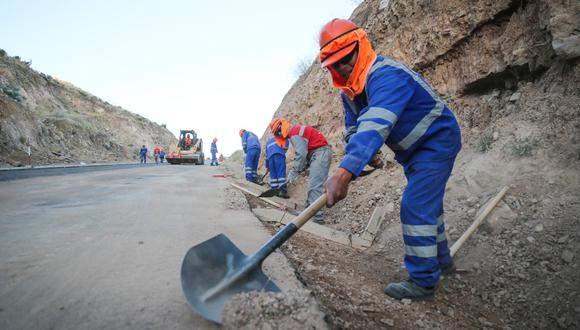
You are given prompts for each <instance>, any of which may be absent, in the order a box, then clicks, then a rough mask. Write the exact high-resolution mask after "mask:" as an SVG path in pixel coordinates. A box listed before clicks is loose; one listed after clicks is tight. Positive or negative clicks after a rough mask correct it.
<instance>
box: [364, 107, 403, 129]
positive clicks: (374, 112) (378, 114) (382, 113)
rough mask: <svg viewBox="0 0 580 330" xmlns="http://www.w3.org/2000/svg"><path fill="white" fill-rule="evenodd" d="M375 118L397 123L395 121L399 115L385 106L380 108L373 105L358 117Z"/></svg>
mask: <svg viewBox="0 0 580 330" xmlns="http://www.w3.org/2000/svg"><path fill="white" fill-rule="evenodd" d="M375 118H378V119H383V120H387V121H389V122H390V123H391V124H393V125H395V123H396V122H397V119H398V117H397V115H396V114H395V113H394V112H392V111H390V110H387V109H385V108H380V107H371V108H370V109H368V110H367V111H366V112H365V113H363V114H362V115H361V116H360V117H359V118H358V120H360V121H362V120H367V119H375Z"/></svg>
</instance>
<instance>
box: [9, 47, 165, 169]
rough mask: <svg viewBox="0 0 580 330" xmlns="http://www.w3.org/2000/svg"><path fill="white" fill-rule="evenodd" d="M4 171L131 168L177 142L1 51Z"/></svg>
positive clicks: (156, 127)
mask: <svg viewBox="0 0 580 330" xmlns="http://www.w3.org/2000/svg"><path fill="white" fill-rule="evenodd" d="M0 119H1V121H0V166H22V165H24V164H27V161H28V154H27V145H30V149H31V153H32V159H33V162H34V164H35V165H39V164H58V163H78V162H84V163H105V162H126V161H134V160H137V159H138V151H139V149H140V147H141V145H143V144H145V145H147V146H148V147H149V149H152V147H153V145H155V144H159V145H162V146H168V145H174V144H175V143H176V138H175V137H174V136H173V134H171V132H169V130H167V128H165V127H164V125H158V124H156V123H154V122H152V121H150V120H148V119H147V118H144V117H142V116H140V115H137V114H135V113H132V112H129V111H127V110H125V109H123V108H121V107H118V106H114V105H111V104H109V103H108V102H106V101H104V100H101V99H100V98H98V97H96V96H94V95H91V94H90V93H88V92H86V91H84V90H82V89H80V88H78V87H75V86H74V85H72V84H70V83H68V82H65V81H62V80H59V79H56V78H54V77H51V76H50V75H47V74H44V73H41V72H37V71H35V70H33V69H32V68H31V67H30V63H29V62H25V61H22V60H21V59H20V58H19V57H18V56H14V57H11V56H8V54H6V52H5V51H4V50H0Z"/></svg>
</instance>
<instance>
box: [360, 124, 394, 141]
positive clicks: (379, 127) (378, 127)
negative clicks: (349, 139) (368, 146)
mask: <svg viewBox="0 0 580 330" xmlns="http://www.w3.org/2000/svg"><path fill="white" fill-rule="evenodd" d="M366 131H377V132H378V133H379V134H380V135H381V137H382V138H383V140H386V139H387V137H388V136H389V133H390V131H391V130H390V129H389V126H387V125H384V124H378V123H375V122H374V121H363V122H361V123H360V124H358V129H357V130H356V132H357V133H360V132H366Z"/></svg>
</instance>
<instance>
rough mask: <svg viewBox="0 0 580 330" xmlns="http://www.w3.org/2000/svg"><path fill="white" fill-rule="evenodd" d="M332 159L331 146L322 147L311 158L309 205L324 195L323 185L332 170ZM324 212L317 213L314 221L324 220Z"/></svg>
mask: <svg viewBox="0 0 580 330" xmlns="http://www.w3.org/2000/svg"><path fill="white" fill-rule="evenodd" d="M331 157H332V149H330V147H329V146H325V147H320V148H318V149H316V150H314V151H313V152H312V157H311V158H310V175H309V176H308V200H307V202H306V203H307V205H306V206H308V205H310V204H312V203H314V201H315V200H316V199H317V198H318V197H320V196H321V195H322V192H323V187H322V185H323V184H324V182H325V181H326V179H327V178H328V170H329V168H330V160H331ZM323 218H324V212H323V211H322V210H320V211H318V212H316V214H315V215H314V217H313V219H315V220H322V219H323Z"/></svg>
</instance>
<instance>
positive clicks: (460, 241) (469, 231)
mask: <svg viewBox="0 0 580 330" xmlns="http://www.w3.org/2000/svg"><path fill="white" fill-rule="evenodd" d="M508 189H509V187H508V186H505V187H503V189H502V190H501V191H500V192H499V193H498V194H497V195H496V196H495V197H494V198H493V200H492V201H491V202H490V203H489V205H487V207H486V208H485V210H483V212H482V213H481V214H480V215H479V216H478V217H477V218H476V219H475V221H474V222H473V223H472V224H471V226H469V228H467V230H466V231H465V233H463V235H461V237H459V239H458V240H457V241H456V242H455V243H453V246H452V247H451V249H450V250H451V256H454V255H455V254H456V253H457V250H459V248H461V246H462V245H463V243H465V241H466V240H467V239H468V238H469V236H471V234H473V232H474V231H475V230H476V229H477V227H479V225H480V224H481V223H482V222H483V220H484V219H485V217H487V215H488V214H489V213H490V212H491V210H493V208H494V207H495V206H496V204H497V203H498V202H499V201H500V200H501V199H502V198H503V196H504V195H505V193H506V192H507V191H508Z"/></svg>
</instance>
